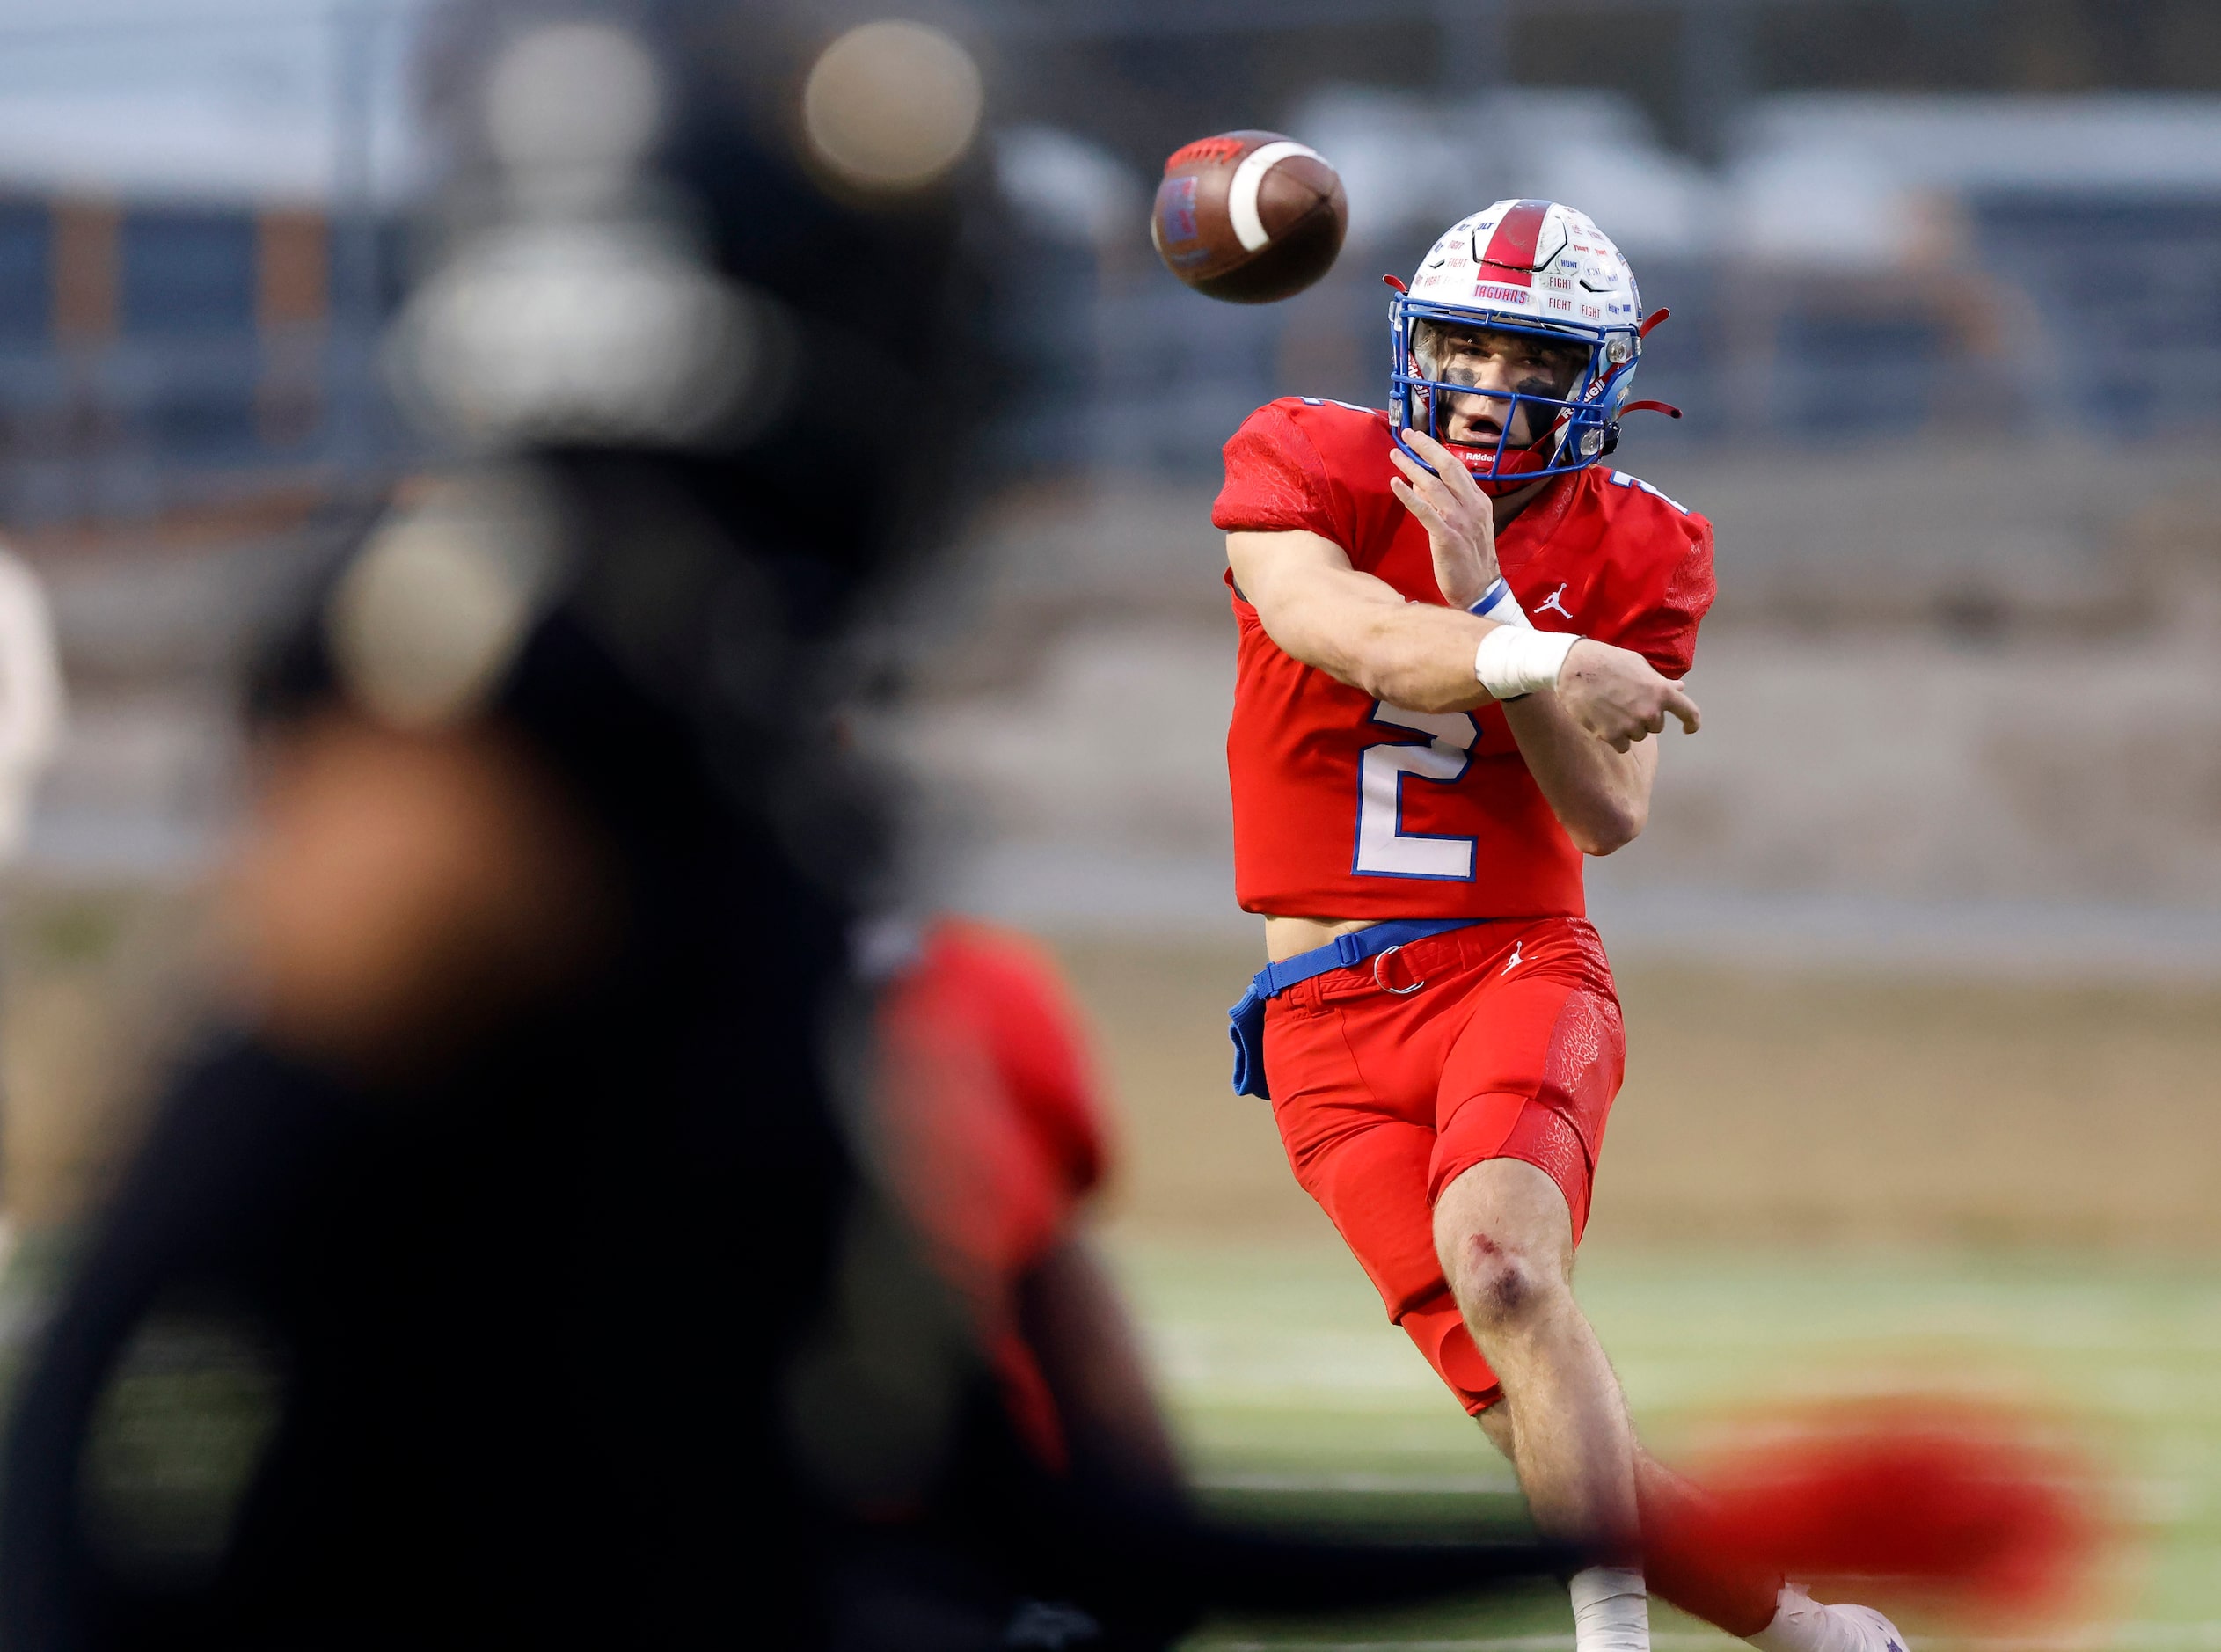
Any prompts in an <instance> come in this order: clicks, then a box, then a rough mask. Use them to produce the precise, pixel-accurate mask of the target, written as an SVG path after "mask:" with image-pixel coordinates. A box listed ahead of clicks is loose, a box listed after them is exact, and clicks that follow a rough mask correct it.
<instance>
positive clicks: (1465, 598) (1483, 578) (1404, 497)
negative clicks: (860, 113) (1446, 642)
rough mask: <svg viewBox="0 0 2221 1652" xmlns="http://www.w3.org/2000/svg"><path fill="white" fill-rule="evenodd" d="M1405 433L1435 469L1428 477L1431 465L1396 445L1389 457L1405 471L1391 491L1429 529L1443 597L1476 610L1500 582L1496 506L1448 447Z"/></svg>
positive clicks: (1413, 432) (1419, 432) (1414, 432)
mask: <svg viewBox="0 0 2221 1652" xmlns="http://www.w3.org/2000/svg"><path fill="white" fill-rule="evenodd" d="M1403 435H1404V440H1405V441H1406V442H1409V443H1410V444H1411V448H1412V452H1414V453H1417V454H1418V455H1419V456H1420V457H1421V458H1423V459H1425V460H1426V461H1427V464H1431V465H1433V466H1434V467H1435V473H1434V474H1433V475H1431V476H1430V475H1428V471H1427V464H1420V463H1419V462H1418V460H1417V459H1414V458H1413V457H1411V454H1410V453H1406V452H1405V451H1404V450H1403V449H1401V448H1391V449H1389V450H1388V457H1390V458H1391V459H1392V460H1393V461H1394V462H1395V465H1396V468H1397V469H1398V470H1399V471H1402V472H1403V474H1402V475H1401V476H1393V477H1391V478H1389V480H1388V491H1389V492H1390V493H1393V494H1395V496H1396V497H1397V498H1398V499H1399V500H1400V501H1402V502H1403V507H1404V508H1405V509H1406V510H1408V511H1409V512H1411V514H1412V515H1414V516H1416V517H1418V518H1419V522H1420V525H1421V527H1423V528H1425V529H1426V530H1427V543H1428V545H1429V546H1430V547H1432V549H1433V551H1434V553H1435V583H1436V585H1437V586H1439V587H1440V588H1441V589H1442V596H1443V601H1444V602H1445V603H1449V604H1450V606H1451V607H1452V608H1471V607H1472V605H1473V604H1474V603H1477V602H1479V600H1480V599H1481V597H1482V596H1483V595H1484V594H1485V593H1486V592H1487V589H1488V588H1489V587H1490V586H1491V585H1493V584H1494V583H1495V582H1496V574H1497V572H1498V570H1497V567H1496V512H1495V507H1494V504H1492V503H1491V502H1490V501H1489V498H1488V495H1487V494H1486V493H1482V492H1481V491H1480V486H1479V484H1478V483H1476V482H1475V481H1474V480H1473V479H1472V472H1471V471H1468V470H1466V469H1465V466H1464V465H1463V464H1459V463H1458V457H1457V455H1455V454H1453V453H1452V452H1450V450H1449V449H1448V448H1446V447H1444V446H1443V444H1442V443H1441V442H1437V441H1436V440H1435V439H1434V437H1432V436H1430V435H1428V434H1427V433H1426V432H1425V431H1423V430H1406V431H1405V432H1404V433H1403Z"/></svg>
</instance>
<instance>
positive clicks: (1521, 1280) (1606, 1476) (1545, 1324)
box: [1435, 1159, 1650, 1652]
mask: <svg viewBox="0 0 2221 1652" xmlns="http://www.w3.org/2000/svg"><path fill="white" fill-rule="evenodd" d="M1435 1238H1436V1252H1437V1254H1439V1256H1440V1258H1441V1261H1442V1266H1443V1274H1444V1275H1445V1276H1447V1277H1448V1279H1449V1281H1450V1292H1451V1294H1452V1295H1453V1296H1455V1297H1456V1298H1457V1300H1458V1307H1459V1308H1460V1309H1461V1310H1462V1311H1463V1312H1464V1313H1465V1324H1466V1327H1467V1328H1468V1329H1470V1330H1471V1331H1472V1336H1473V1340H1474V1341H1476V1342H1478V1343H1479V1345H1480V1351H1481V1355H1482V1356H1483V1357H1484V1358H1486V1359H1487V1362H1488V1363H1489V1366H1490V1368H1491V1369H1492V1370H1494V1371H1495V1373H1496V1378H1497V1380H1498V1382H1499V1383H1501V1385H1502V1387H1503V1393H1504V1397H1503V1400H1502V1403H1501V1405H1499V1406H1498V1407H1494V1409H1496V1410H1498V1411H1501V1412H1502V1413H1503V1414H1505V1422H1504V1423H1501V1424H1499V1425H1498V1426H1499V1427H1508V1431H1509V1436H1510V1439H1511V1446H1512V1450H1511V1459H1512V1466H1513V1467H1514V1468H1515V1469H1516V1470H1517V1471H1518V1474H1519V1485H1520V1489H1521V1490H1522V1491H1523V1492H1524V1493H1525V1494H1526V1496H1527V1507H1528V1509H1529V1512H1530V1513H1531V1514H1532V1516H1533V1517H1534V1520H1535V1524H1536V1525H1537V1526H1538V1527H1539V1528H1540V1529H1541V1530H1542V1531H1545V1532H1546V1533H1548V1534H1550V1535H1551V1536H1553V1537H1559V1538H1563V1539H1566V1540H1567V1541H1568V1542H1573V1543H1578V1544H1580V1545H1582V1546H1584V1547H1585V1548H1586V1549H1588V1551H1589V1553H1592V1554H1593V1555H1595V1556H1596V1560H1597V1561H1598V1562H1599V1563H1598V1564H1596V1565H1595V1566H1592V1567H1589V1568H1587V1569H1585V1570H1583V1571H1582V1572H1581V1573H1579V1574H1578V1575H1575V1576H1574V1579H1573V1584H1572V1595H1573V1606H1574V1632H1575V1643H1576V1646H1577V1647H1578V1648H1579V1652H1645V1649H1646V1648H1648V1646H1649V1644H1650V1622H1649V1610H1648V1603H1647V1598H1646V1594H1645V1590H1644V1585H1643V1575H1642V1571H1641V1525H1640V1517H1639V1515H1638V1512H1637V1504H1636V1501H1635V1460H1634V1459H1635V1436H1634V1430H1633V1428H1632V1427H1631V1426H1630V1424H1629V1423H1628V1421H1627V1404H1626V1400H1625V1398H1624V1397H1623V1396H1622V1395H1621V1393H1620V1392H1619V1379H1618V1377H1616V1376H1615V1375H1614V1374H1613V1372H1612V1369H1611V1362H1610V1361H1609V1360H1607V1359H1605V1357H1604V1348H1603V1346H1602V1345H1601V1344H1600V1343H1598V1341H1596V1332H1595V1331H1594V1330H1593V1329H1592V1328H1591V1327H1590V1326H1589V1319H1588V1316H1587V1315H1586V1314H1584V1313H1582V1311H1581V1305H1580V1304H1579V1303H1577V1302H1575V1301H1574V1293H1573V1258H1574V1228H1573V1216H1572V1212H1571V1211H1570V1210H1568V1208H1567V1200H1566V1195H1564V1194H1563V1193H1562V1192H1560V1189H1559V1187H1558V1184H1557V1183H1556V1182H1555V1181H1553V1180H1552V1179H1551V1178H1550V1176H1549V1175H1548V1174H1547V1173H1545V1172H1544V1171H1542V1170H1540V1169H1538V1167H1537V1166H1534V1165H1531V1164H1530V1163H1528V1162H1527V1161H1526V1160H1524V1159H1485V1160H1483V1161H1482V1162H1480V1163H1479V1164H1476V1165H1474V1166H1471V1167H1470V1168H1469V1169H1466V1170H1465V1171H1464V1172H1462V1173H1459V1174H1458V1176H1457V1178H1456V1179H1455V1180H1454V1181H1451V1182H1450V1185H1449V1186H1448V1187H1447V1188H1444V1189H1443V1192H1442V1195H1441V1196H1440V1197H1439V1198H1438V1199H1437V1200H1436V1203H1435Z"/></svg>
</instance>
